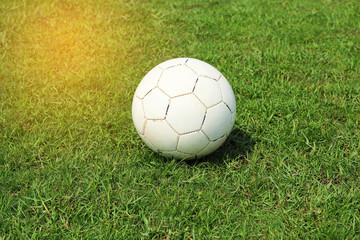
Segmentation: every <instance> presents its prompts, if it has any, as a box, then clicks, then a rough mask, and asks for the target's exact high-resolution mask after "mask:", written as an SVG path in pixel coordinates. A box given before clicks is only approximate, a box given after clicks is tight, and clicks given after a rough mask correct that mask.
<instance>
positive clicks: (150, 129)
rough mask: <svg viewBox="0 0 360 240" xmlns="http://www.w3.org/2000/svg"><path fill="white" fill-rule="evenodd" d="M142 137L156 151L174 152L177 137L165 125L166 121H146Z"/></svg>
mask: <svg viewBox="0 0 360 240" xmlns="http://www.w3.org/2000/svg"><path fill="white" fill-rule="evenodd" d="M144 136H145V137H146V139H147V140H148V141H149V142H150V143H151V145H152V146H154V148H155V149H157V150H160V151H175V150H176V146H177V142H178V135H177V133H176V132H174V130H173V129H172V128H171V127H170V126H169V125H168V124H167V122H166V120H147V122H146V125H145V131H144Z"/></svg>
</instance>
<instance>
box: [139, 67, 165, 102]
mask: <svg viewBox="0 0 360 240" xmlns="http://www.w3.org/2000/svg"><path fill="white" fill-rule="evenodd" d="M162 72H163V70H162V69H161V68H159V67H155V68H153V69H151V70H150V71H149V72H148V73H147V74H146V75H145V77H144V78H143V79H142V80H141V82H140V83H139V86H138V87H137V89H136V91H135V96H137V97H139V98H141V99H142V98H144V97H145V95H146V94H147V93H148V92H149V91H150V90H151V89H153V88H155V87H156V86H157V84H158V81H159V79H160V76H161V74H162Z"/></svg>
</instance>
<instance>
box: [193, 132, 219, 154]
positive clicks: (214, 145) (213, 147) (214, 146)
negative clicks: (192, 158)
mask: <svg viewBox="0 0 360 240" xmlns="http://www.w3.org/2000/svg"><path fill="white" fill-rule="evenodd" d="M225 140H226V136H223V137H222V138H219V139H217V140H215V141H212V142H210V143H209V145H207V146H206V147H205V148H204V149H203V150H201V151H200V152H199V153H198V154H196V156H197V157H204V156H206V155H208V154H210V153H212V152H214V151H215V150H217V149H218V148H219V147H220V146H221V145H222V144H223V143H224V142H225Z"/></svg>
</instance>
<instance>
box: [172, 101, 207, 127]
mask: <svg viewBox="0 0 360 240" xmlns="http://www.w3.org/2000/svg"><path fill="white" fill-rule="evenodd" d="M205 111H206V108H205V106H204V105H203V104H202V103H201V102H200V101H199V100H198V99H197V98H196V97H195V96H194V95H192V94H189V95H184V96H180V97H177V98H173V99H171V101H170V106H169V109H168V112H167V115H166V119H167V121H168V123H169V124H170V125H171V126H172V127H173V128H174V129H175V131H176V132H177V133H179V134H184V133H188V132H193V131H197V130H200V128H201V125H202V122H203V119H204V116H205Z"/></svg>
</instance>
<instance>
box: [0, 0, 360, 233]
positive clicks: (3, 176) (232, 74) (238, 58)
mask: <svg viewBox="0 0 360 240" xmlns="http://www.w3.org/2000/svg"><path fill="white" fill-rule="evenodd" d="M190 2H191V1H185V0H183V1H175V0H173V1H165V0H163V1H160V0H157V1H150V0H146V1H137V0H136V1H130V0H122V1H87V0H79V1H70V0H69V1H68V0H55V1H50V0H45V1H41V0H35V1H27V0H26V1H22V0H3V1H1V2H0V239H44V238H51V239H54V238H55V239H66V238H67V239H73V238H74V239H80V238H83V239H239V238H246V239H260V238H265V239H279V238H285V239H306V238H313V239H316V238H320V239H357V238H360V217H359V216H360V212H359V205H360V185H359V180H360V173H359V172H360V79H359V76H360V62H359V60H360V58H359V56H360V3H359V1H357V0H344V1H340V0H339V1H336V0H332V1H331V0H328V1H326V0H324V1H320V0H319V1H314V0H291V1H290V0H287V1H280V0H272V1H265V0H253V1H250V0H242V1H237V0H228V1H205V0H203V1H192V3H190ZM185 56H186V57H194V58H198V59H201V60H204V61H206V62H209V63H210V64H212V65H214V66H215V67H216V68H218V69H219V70H220V71H221V72H222V73H223V74H224V75H225V76H226V77H227V79H228V81H229V82H230V83H231V85H232V87H233V90H234V93H235V96H236V101H237V118H236V123H235V127H236V128H235V130H234V132H233V134H232V135H231V136H230V138H229V140H228V141H227V142H226V143H225V144H224V146H223V147H222V148H221V149H220V150H218V151H217V152H216V153H215V154H213V155H211V156H209V157H206V158H203V159H200V160H197V161H175V160H168V159H164V158H162V157H161V156H158V155H157V154H155V153H152V152H151V151H150V150H149V149H148V148H146V147H145V145H144V144H143V143H142V141H141V139H140V138H139V137H138V135H137V133H136V130H135V129H134V127H133V124H132V119H131V101H132V96H133V93H134V91H135V89H136V86H137V84H138V83H139V82H140V80H141V79H142V77H143V76H144V75H145V74H146V72H147V71H149V70H150V69H151V68H152V67H154V66H155V65H157V64H158V63H160V62H162V61H164V60H167V59H170V58H174V57H185Z"/></svg>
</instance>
